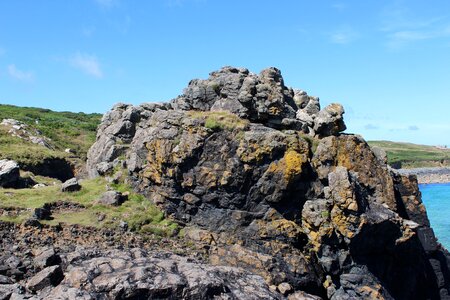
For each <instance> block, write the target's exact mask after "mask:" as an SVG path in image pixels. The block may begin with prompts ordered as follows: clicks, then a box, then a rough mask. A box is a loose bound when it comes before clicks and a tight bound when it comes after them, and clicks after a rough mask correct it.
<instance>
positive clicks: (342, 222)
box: [331, 207, 358, 239]
mask: <svg viewBox="0 0 450 300" xmlns="http://www.w3.org/2000/svg"><path fill="white" fill-rule="evenodd" d="M331 222H332V223H333V225H334V227H335V228H336V230H337V231H338V232H339V233H340V234H342V235H343V236H345V237H347V238H349V239H351V238H352V237H353V236H354V235H355V233H354V232H353V231H352V230H351V228H350V227H351V225H353V224H355V223H357V222H358V220H357V217H354V216H346V215H345V214H344V213H343V212H342V210H340V209H338V208H337V207H334V208H333V209H332V211H331Z"/></svg>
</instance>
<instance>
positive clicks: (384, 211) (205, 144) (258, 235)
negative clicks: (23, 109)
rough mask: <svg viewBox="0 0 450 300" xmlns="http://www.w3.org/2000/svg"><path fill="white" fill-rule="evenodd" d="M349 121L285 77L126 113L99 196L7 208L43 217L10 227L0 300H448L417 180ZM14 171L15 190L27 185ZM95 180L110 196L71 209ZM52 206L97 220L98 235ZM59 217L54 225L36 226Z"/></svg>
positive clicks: (112, 128) (90, 165) (98, 151)
mask: <svg viewBox="0 0 450 300" xmlns="http://www.w3.org/2000/svg"><path fill="white" fill-rule="evenodd" d="M343 114H344V109H343V107H342V106H341V105H340V104H337V103H334V104H330V105H328V106H327V107H325V108H321V107H320V103H319V98H317V97H313V96H309V95H308V94H307V93H306V92H304V91H302V90H295V89H292V88H289V87H287V86H285V85H284V81H283V78H282V76H281V72H280V71H279V70H278V69H276V68H268V69H265V70H263V71H262V72H260V73H259V74H254V73H251V72H250V71H249V70H247V69H244V68H233V67H224V68H222V69H221V70H218V71H215V72H212V73H211V74H210V76H209V77H208V78H207V79H195V80H191V81H190V82H189V84H188V86H187V88H186V89H185V90H184V91H183V94H182V95H180V96H178V97H177V98H176V99H173V100H172V101H171V102H168V103H159V104H157V103H146V104H142V105H139V106H133V105H128V104H117V105H115V106H114V107H113V108H112V110H111V111H109V112H108V113H106V114H105V115H104V116H103V118H102V122H101V124H100V126H99V127H98V129H97V139H96V142H95V143H94V144H93V145H92V147H91V148H90V150H89V152H88V156H87V157H88V159H87V163H86V169H87V170H86V171H87V174H89V177H92V178H91V179H86V181H87V180H92V182H91V185H87V184H86V185H84V186H82V187H81V189H80V186H79V185H78V184H77V180H76V179H74V180H69V181H68V182H65V183H63V184H62V185H61V189H60V190H61V193H59V192H58V193H56V194H55V195H59V196H58V197H56V196H54V195H53V194H49V196H48V198H49V199H48V200H47V199H45V201H50V202H52V203H51V204H44V206H42V207H39V208H35V206H34V207H33V206H32V205H31V203H28V202H30V199H29V198H31V197H24V200H23V201H21V202H19V203H18V202H15V203H14V202H11V203H14V205H10V206H7V205H6V204H7V203H9V202H8V198H7V197H10V196H11V195H9V196H7V197H4V198H3V199H4V203H2V204H3V206H4V211H3V212H2V215H5V216H7V217H10V218H9V219H15V220H16V221H17V218H13V217H14V216H15V215H19V214H20V213H21V211H20V209H21V207H22V205H23V203H24V202H26V204H28V206H25V207H26V208H27V209H28V208H35V214H34V215H36V217H32V219H25V221H24V222H20V223H21V224H11V223H1V222H0V237H1V238H2V243H0V275H2V276H3V277H2V276H0V280H1V281H2V282H3V283H0V300H2V299H34V300H37V299H67V300H71V299H92V300H94V299H95V300H100V299H129V300H131V299H288V300H294V299H314V300H316V299H331V300H341V299H379V300H385V299H386V300H387V299H389V300H390V299H398V300H403V299H405V300H406V299H408V300H409V299H449V297H450V295H449V294H450V253H449V252H448V251H447V250H446V249H445V248H444V247H442V245H440V244H439V243H438V242H437V239H436V237H435V235H434V232H433V229H432V228H431V227H430V222H429V220H428V216H427V213H426V209H425V206H424V205H423V203H422V200H421V193H420V191H419V189H418V184H417V178H416V176H415V175H414V174H411V175H409V174H404V173H399V172H396V170H395V169H392V168H391V167H389V166H388V164H387V159H386V155H385V153H384V152H383V151H378V150H376V149H373V148H371V147H370V146H369V144H368V143H367V142H366V141H365V140H364V139H363V138H362V137H360V136H357V135H353V134H346V133H343V131H344V130H345V128H346V127H345V123H344V119H343ZM3 166H4V167H3V169H2V168H0V171H1V170H3V176H2V177H1V178H0V179H1V180H2V181H0V182H3V183H4V184H3V185H4V186H5V187H8V186H11V182H12V181H13V179H14V178H15V179H18V178H20V172H19V174H17V168H16V167H15V165H12V164H7V163H6V162H4V163H3ZM8 166H10V167H8ZM8 170H9V171H8ZM14 170H16V171H14ZM7 171H8V172H7ZM13 171H14V172H15V173H14V172H13ZM7 174H12V175H7ZM11 176H12V177H11ZM95 180H97V181H95ZM95 182H97V184H96V185H100V184H101V183H102V182H103V183H102V184H105V183H106V191H107V192H106V193H105V194H101V192H102V191H101V190H99V191H98V195H102V196H101V198H98V197H97V196H95V197H94V196H89V197H86V196H85V198H84V199H82V200H83V201H81V199H78V201H79V202H80V203H81V204H82V205H83V206H80V205H73V204H68V202H70V201H68V200H67V199H66V198H69V196H68V194H69V193H78V194H77V195H78V196H80V197H81V196H82V195H83V193H87V192H88V191H89V187H90V189H92V190H94V189H96V188H97V186H93V184H92V183H95ZM68 183H71V184H72V185H70V186H71V187H72V188H69V186H67V184H68ZM11 187H14V186H11ZM125 187H128V188H125ZM110 188H112V189H110ZM113 189H117V191H114V190H113ZM42 191H43V190H42ZM49 191H51V190H49ZM122 191H123V193H122ZM47 192H48V191H47ZM34 193H35V192H34V191H33V190H31V192H30V195H32V196H34V195H35V194H34ZM36 193H38V191H36ZM63 193H65V194H63ZM125 194H126V195H127V197H126V198H127V200H126V201H125V202H124V203H122V202H123V201H122V200H120V199H121V197H122V196H125ZM104 195H108V198H105V197H104ZM109 196H111V197H109ZM116 196H118V198H117V197H116ZM58 198H60V199H58ZM116 199H117V201H116ZM57 200H61V202H58V201H57ZM63 200H65V201H63ZM110 200H114V201H110ZM148 201H151V202H150V203H148ZM75 202H77V201H75ZM148 204H152V205H153V209H150V206H148V208H149V209H148V210H144V209H145V208H146V206H147V205H148ZM98 205H100V206H101V207H97V206H98ZM109 205H112V206H114V207H115V209H111V208H109V207H108V206H109ZM56 207H61V208H62V209H65V210H66V211H67V210H68V209H69V208H70V209H72V210H79V209H83V208H88V207H91V208H92V209H94V208H95V207H97V209H98V208H101V210H96V213H95V214H93V215H92V217H93V218H94V220H96V221H92V222H91V223H89V224H91V226H92V227H94V228H91V227H89V228H87V227H86V225H85V226H84V227H83V226H81V223H80V224H79V223H74V225H64V224H63V223H64V222H65V220H64V219H63V218H60V219H57V215H58V214H57V212H56V211H57V209H56ZM52 210H53V211H54V217H55V219H54V220H53V223H52V224H58V225H57V226H50V225H49V224H47V225H44V223H45V221H42V222H39V220H45V219H46V218H44V217H43V216H38V215H41V213H43V212H46V213H47V214H48V212H50V213H51V212H52ZM140 210H142V211H143V214H136V215H133V214H134V213H135V212H136V211H140ZM152 210H153V212H152ZM36 212H40V214H37V213H36ZM98 212H101V215H100V214H97V213H98ZM158 212H159V213H158ZM108 213H109V215H108ZM131 215H133V217H132V216H131ZM100 216H103V217H102V218H99V217H100ZM150 216H152V217H151V218H150ZM157 216H159V217H157ZM47 217H48V216H47ZM60 217H61V216H60ZM104 217H108V218H111V221H113V220H116V222H109V223H105V222H104V221H102V220H104V219H103V218H104ZM124 218H127V219H126V220H128V222H129V223H127V222H125V221H123V219H124ZM47 219H48V218H47ZM55 220H57V222H56V221H55ZM78 220H79V219H77V222H79V221H78ZM119 221H120V222H119ZM164 221H165V223H163V222H164ZM96 222H103V223H96ZM171 222H176V224H174V225H176V226H177V228H178V226H180V230H176V231H175V230H174V231H172V233H171V234H168V235H165V237H166V238H162V236H157V232H158V230H159V231H161V229H162V228H163V227H161V226H163V224H166V226H170V223H171ZM18 223H19V222H18ZM132 224H134V225H132ZM97 225H101V226H98V228H97ZM149 226H150V227H149ZM151 226H153V227H151ZM158 226H159V227H158ZM137 229H139V231H136V232H140V233H141V234H142V235H137V234H135V233H134V232H133V230H137ZM144 229H145V230H144ZM157 229H158V230H157ZM308 294H309V295H308Z"/></svg>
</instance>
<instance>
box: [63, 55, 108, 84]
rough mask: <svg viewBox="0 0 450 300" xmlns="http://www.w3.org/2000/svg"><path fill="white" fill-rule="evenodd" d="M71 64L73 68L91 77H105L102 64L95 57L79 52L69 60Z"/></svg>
mask: <svg viewBox="0 0 450 300" xmlns="http://www.w3.org/2000/svg"><path fill="white" fill-rule="evenodd" d="M69 63H70V65H71V66H72V67H74V68H76V69H79V70H81V71H83V72H84V73H86V74H88V75H90V76H93V77H96V78H102V77H103V72H102V69H101V67H100V63H99V62H98V60H97V58H96V57H95V56H92V55H88V54H83V53H79V52H78V53H76V54H74V55H73V56H72V57H71V58H70V59H69Z"/></svg>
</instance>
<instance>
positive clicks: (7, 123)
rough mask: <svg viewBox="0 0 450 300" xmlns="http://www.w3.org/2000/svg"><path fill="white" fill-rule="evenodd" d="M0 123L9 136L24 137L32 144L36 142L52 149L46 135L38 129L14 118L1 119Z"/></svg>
mask: <svg viewBox="0 0 450 300" xmlns="http://www.w3.org/2000/svg"><path fill="white" fill-rule="evenodd" d="M0 125H2V126H4V127H6V128H7V129H8V132H9V134H11V136H14V137H18V138H20V139H25V140H27V141H30V142H31V143H33V144H37V145H40V146H42V147H45V148H48V149H53V147H52V145H51V140H50V139H49V138H48V137H45V136H43V135H42V133H41V132H40V131H39V130H37V129H34V128H31V127H30V126H28V125H27V124H25V123H23V122H20V121H17V120H15V119H3V120H2V122H1V123H0Z"/></svg>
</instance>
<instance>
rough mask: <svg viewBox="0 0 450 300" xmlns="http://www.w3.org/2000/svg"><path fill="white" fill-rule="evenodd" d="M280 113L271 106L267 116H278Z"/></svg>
mask: <svg viewBox="0 0 450 300" xmlns="http://www.w3.org/2000/svg"><path fill="white" fill-rule="evenodd" d="M280 113H281V110H280V109H279V108H278V107H276V106H272V107H270V108H269V114H271V115H273V116H278V115H279V114H280Z"/></svg>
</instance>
